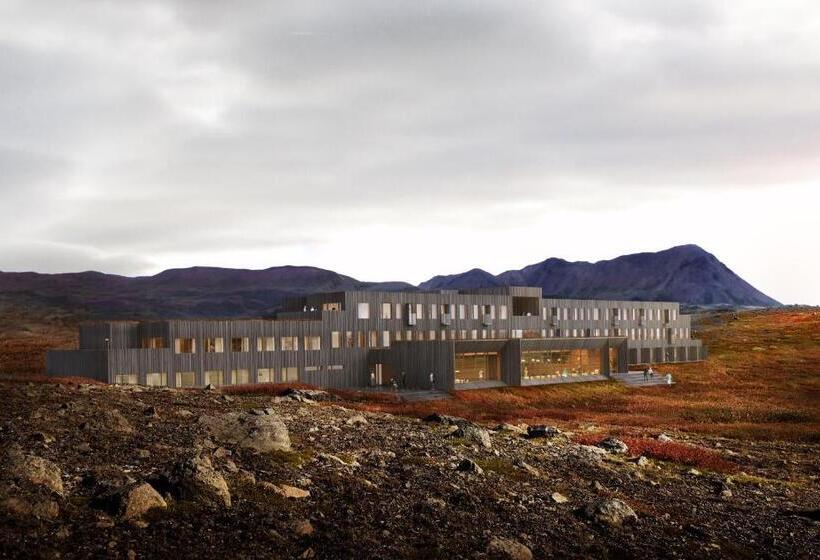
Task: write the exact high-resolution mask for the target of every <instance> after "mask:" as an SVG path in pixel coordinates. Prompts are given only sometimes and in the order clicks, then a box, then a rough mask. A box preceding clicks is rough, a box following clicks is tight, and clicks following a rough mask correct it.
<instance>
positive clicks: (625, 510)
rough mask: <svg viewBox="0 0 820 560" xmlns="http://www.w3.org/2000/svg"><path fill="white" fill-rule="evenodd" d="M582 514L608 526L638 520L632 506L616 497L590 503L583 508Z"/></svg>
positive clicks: (616, 525)
mask: <svg viewBox="0 0 820 560" xmlns="http://www.w3.org/2000/svg"><path fill="white" fill-rule="evenodd" d="M584 514H585V515H586V517H587V518H589V519H591V520H593V521H595V522H597V523H600V524H602V525H609V526H610V527H621V526H622V525H624V524H625V523H630V522H634V521H637V520H638V516H637V515H636V514H635V512H634V511H633V510H632V508H631V507H629V506H628V505H627V504H625V503H624V502H622V501H621V500H618V499H612V500H602V501H600V502H595V503H591V504H589V505H587V507H586V508H585V509H584Z"/></svg>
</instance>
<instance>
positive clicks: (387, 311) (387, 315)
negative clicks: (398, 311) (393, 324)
mask: <svg viewBox="0 0 820 560" xmlns="http://www.w3.org/2000/svg"><path fill="white" fill-rule="evenodd" d="M392 313H393V304H392V303H383V304H382V319H392V318H393V317H392Z"/></svg>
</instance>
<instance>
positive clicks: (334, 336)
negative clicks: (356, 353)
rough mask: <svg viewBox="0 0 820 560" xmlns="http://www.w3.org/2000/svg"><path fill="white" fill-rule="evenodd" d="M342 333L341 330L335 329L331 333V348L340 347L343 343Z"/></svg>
mask: <svg viewBox="0 0 820 560" xmlns="http://www.w3.org/2000/svg"><path fill="white" fill-rule="evenodd" d="M340 334H341V333H339V331H333V332H331V333H330V347H331V348H338V347H339V346H340V343H341V336H340Z"/></svg>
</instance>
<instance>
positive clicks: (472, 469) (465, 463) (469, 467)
mask: <svg viewBox="0 0 820 560" xmlns="http://www.w3.org/2000/svg"><path fill="white" fill-rule="evenodd" d="M456 469H457V470H459V471H461V472H469V473H475V474H484V469H482V468H481V467H479V466H478V464H477V463H476V462H475V461H473V460H472V459H467V458H466V457H465V458H464V459H462V460H461V461H460V462H459V464H458V466H457V467H456Z"/></svg>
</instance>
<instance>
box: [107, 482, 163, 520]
mask: <svg viewBox="0 0 820 560" xmlns="http://www.w3.org/2000/svg"><path fill="white" fill-rule="evenodd" d="M92 504H94V505H95V506H97V507H100V508H102V509H105V510H106V511H107V512H108V513H109V514H111V515H114V516H117V517H120V518H121V519H123V520H124V521H134V520H138V519H141V518H142V517H143V516H144V515H145V514H146V513H148V512H149V511H151V510H152V509H157V508H166V507H168V504H166V503H165V500H164V499H163V497H162V496H160V495H159V492H157V491H156V490H155V489H154V487H153V486H151V485H150V484H148V483H147V482H140V483H135V484H129V485H126V486H122V487H120V488H116V489H114V490H110V491H108V492H105V493H103V494H101V495H99V496H97V497H96V498H94V500H93V501H92Z"/></svg>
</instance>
